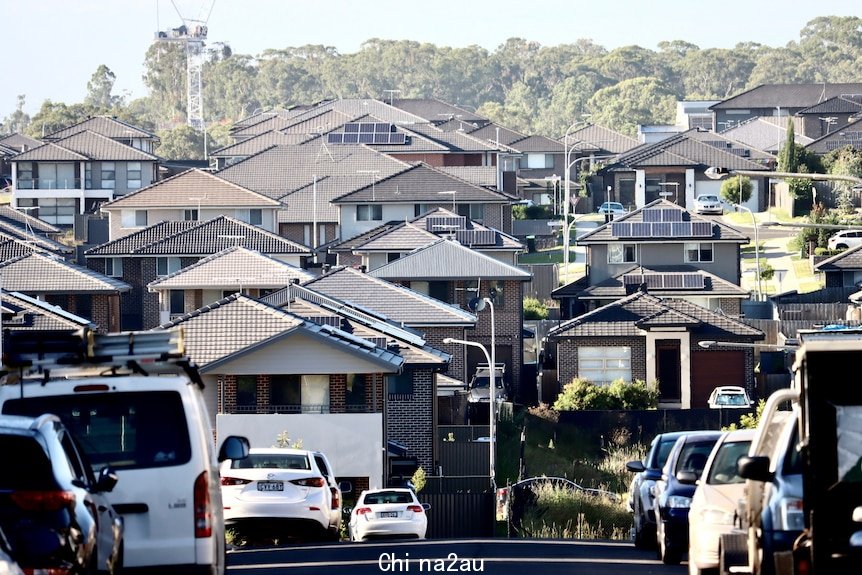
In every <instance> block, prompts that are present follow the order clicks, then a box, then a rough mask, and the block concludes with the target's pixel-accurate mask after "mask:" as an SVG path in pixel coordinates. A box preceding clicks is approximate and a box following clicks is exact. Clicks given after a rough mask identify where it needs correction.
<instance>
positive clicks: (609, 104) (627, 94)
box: [588, 78, 676, 136]
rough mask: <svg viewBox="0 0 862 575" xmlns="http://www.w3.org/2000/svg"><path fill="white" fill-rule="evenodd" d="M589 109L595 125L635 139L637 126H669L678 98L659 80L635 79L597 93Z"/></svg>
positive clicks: (592, 98)
mask: <svg viewBox="0 0 862 575" xmlns="http://www.w3.org/2000/svg"><path fill="white" fill-rule="evenodd" d="M588 107H589V109H590V112H591V113H592V118H591V120H592V122H593V123H595V124H600V125H602V126H605V127H608V128H611V129H612V130H617V131H619V132H622V133H624V134H628V135H630V136H634V135H636V134H637V127H638V124H669V123H671V122H673V120H674V117H675V116H676V97H675V96H674V95H673V94H672V93H671V92H670V91H669V90H668V89H667V88H665V87H664V85H662V83H661V82H660V81H659V80H657V79H656V78H633V79H631V80H623V81H622V82H619V83H618V84H615V85H613V86H610V87H608V88H603V89H601V90H599V91H597V92H596V93H595V94H593V96H592V97H591V98H590V100H589V103H588Z"/></svg>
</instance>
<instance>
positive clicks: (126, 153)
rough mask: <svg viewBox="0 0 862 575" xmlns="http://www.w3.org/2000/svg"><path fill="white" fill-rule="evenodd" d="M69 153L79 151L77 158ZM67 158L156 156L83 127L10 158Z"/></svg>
mask: <svg viewBox="0 0 862 575" xmlns="http://www.w3.org/2000/svg"><path fill="white" fill-rule="evenodd" d="M70 154H74V155H78V156H80V158H75V156H74V155H70ZM68 159H77V160H78V161H82V160H88V161H112V162H113V161H120V162H126V161H127V162H141V161H144V162H146V161H149V162H153V161H156V160H158V158H157V157H156V156H154V155H153V154H148V153H146V152H144V151H141V150H139V149H137V148H133V147H132V146H127V145H126V144H121V143H120V142H117V141H116V140H112V139H111V138H109V137H107V136H103V135H101V134H97V133H96V132H90V131H86V130H85V131H83V132H77V133H75V134H72V135H70V136H66V137H65V138H62V139H59V140H54V141H53V142H51V143H49V144H44V145H42V146H40V147H38V148H33V149H32V150H30V151H29V152H22V153H21V154H19V155H17V156H15V157H14V159H13V160H14V161H16V162H30V161H34V162H35V161H46V160H47V161H50V160H68Z"/></svg>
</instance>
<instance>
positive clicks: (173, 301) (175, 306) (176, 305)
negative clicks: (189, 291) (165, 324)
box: [170, 289, 186, 317]
mask: <svg viewBox="0 0 862 575" xmlns="http://www.w3.org/2000/svg"><path fill="white" fill-rule="evenodd" d="M170 294H171V295H170V313H171V317H174V316H177V315H183V314H184V313H185V312H186V292H185V290H181V289H172V290H171V291H170Z"/></svg>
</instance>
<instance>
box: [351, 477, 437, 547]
mask: <svg viewBox="0 0 862 575" xmlns="http://www.w3.org/2000/svg"><path fill="white" fill-rule="evenodd" d="M430 508H431V506H430V505H429V504H428V503H420V502H419V499H418V498H417V497H416V494H415V493H414V492H413V490H411V489H394V488H393V489H370V490H366V491H363V492H362V493H361V494H360V495H359V499H357V500H356V507H354V508H353V509H351V510H350V523H349V525H348V531H349V533H350V540H351V541H365V540H366V539H371V538H382V537H411V538H416V539H425V533H426V531H427V529H428V517H427V515H426V514H425V512H426V511H428V510H429V509H430Z"/></svg>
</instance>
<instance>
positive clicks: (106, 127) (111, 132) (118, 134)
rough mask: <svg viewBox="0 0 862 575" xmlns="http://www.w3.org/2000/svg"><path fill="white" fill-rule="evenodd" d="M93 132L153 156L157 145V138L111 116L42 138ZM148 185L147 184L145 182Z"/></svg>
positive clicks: (53, 138)
mask: <svg viewBox="0 0 862 575" xmlns="http://www.w3.org/2000/svg"><path fill="white" fill-rule="evenodd" d="M84 130H87V131H90V132H95V133H97V134H100V135H102V136H105V137H107V138H110V139H112V140H114V141H115V142H117V143H120V144H125V145H126V146H130V147H132V148H134V149H136V150H141V151H142V152H146V153H147V154H153V153H155V151H156V147H158V145H159V137H158V136H156V135H155V134H152V133H150V132H147V131H146V130H142V129H140V128H138V127H136V126H133V125H131V124H128V123H126V122H124V121H122V120H119V119H117V118H115V117H112V116H92V117H90V118H87V119H86V120H82V121H80V122H78V123H77V124H73V125H71V126H68V127H66V128H61V129H60V130H57V131H56V132H51V133H50V134H48V135H47V136H43V137H42V140H43V141H45V142H56V141H59V140H62V139H64V138H67V137H69V136H72V135H74V134H77V133H78V132H82V131H84ZM147 183H149V182H147Z"/></svg>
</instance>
